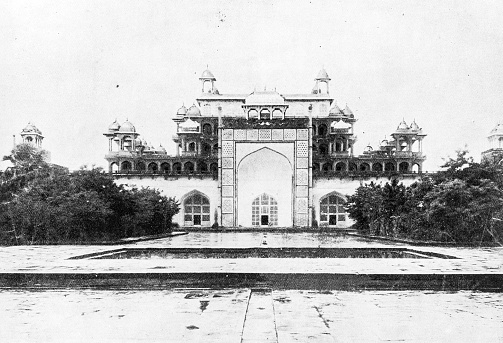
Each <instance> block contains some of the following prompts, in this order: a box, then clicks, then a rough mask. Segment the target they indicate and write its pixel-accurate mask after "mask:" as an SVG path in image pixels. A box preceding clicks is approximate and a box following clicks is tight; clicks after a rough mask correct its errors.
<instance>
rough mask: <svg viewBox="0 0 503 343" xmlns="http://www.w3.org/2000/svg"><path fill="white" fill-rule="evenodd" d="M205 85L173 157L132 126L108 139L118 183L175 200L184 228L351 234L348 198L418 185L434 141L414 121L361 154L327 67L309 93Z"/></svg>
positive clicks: (183, 118)
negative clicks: (377, 185) (225, 90)
mask: <svg viewBox="0 0 503 343" xmlns="http://www.w3.org/2000/svg"><path fill="white" fill-rule="evenodd" d="M199 80H200V81H201V86H202V92H201V95H200V96H199V97H198V98H197V99H196V102H195V103H194V104H193V105H192V106H190V107H189V108H186V107H185V106H182V107H180V108H179V109H178V111H177V112H176V114H175V115H174V117H173V120H174V121H175V123H176V125H177V130H176V134H175V135H174V136H173V140H174V142H175V144H176V155H175V156H170V155H168V154H167V153H166V150H165V149H164V148H163V147H162V146H159V147H154V146H151V145H149V144H148V143H147V142H146V141H144V140H142V139H141V138H140V134H139V133H138V132H137V131H136V128H135V127H134V125H133V124H132V123H130V122H129V121H126V122H124V123H122V124H119V123H118V122H117V121H115V122H114V123H112V124H111V125H110V126H109V128H108V130H107V132H106V133H105V134H104V135H105V137H107V139H108V141H109V151H108V153H107V154H106V157H105V158H106V160H107V161H108V165H109V171H110V173H113V174H114V175H115V177H116V179H117V182H119V183H128V184H135V185H137V186H149V187H154V188H158V189H160V190H162V191H163V193H164V194H165V195H168V196H175V197H176V198H177V199H178V200H179V201H180V203H181V211H180V213H179V214H178V215H177V216H175V218H174V221H176V222H178V223H179V224H180V226H182V227H194V226H195V227H208V226H211V225H212V224H214V223H217V224H218V225H219V226H223V227H250V228H252V227H312V226H315V225H318V226H326V227H332V228H345V227H348V226H350V225H351V224H352V222H351V220H349V218H348V216H347V214H346V212H345V208H344V204H345V201H346V196H347V195H349V194H352V193H353V192H354V191H355V189H356V188H358V187H359V186H360V184H361V183H362V182H370V181H375V182H381V181H382V182H386V181H389V180H390V178H400V179H401V180H403V181H404V182H405V183H410V182H412V181H414V180H415V179H416V178H417V177H418V175H419V174H420V173H421V171H422V164H423V162H424V160H425V156H424V155H423V153H422V140H423V138H424V137H425V136H426V135H425V134H424V133H423V132H422V130H421V128H420V127H419V126H418V125H417V124H416V122H415V121H413V122H412V123H411V124H410V125H407V123H406V122H405V121H402V122H401V123H399V125H398V126H397V128H396V129H395V130H394V131H393V132H392V133H391V136H390V139H389V140H383V141H382V142H381V143H380V145H379V146H378V147H376V148H373V147H371V146H367V147H366V149H365V151H364V152H363V154H361V155H359V156H355V155H354V153H353V147H354V144H355V141H356V136H355V135H354V124H355V122H356V119H355V116H354V114H353V112H352V111H351V110H350V108H349V107H348V106H346V107H345V108H344V109H341V108H339V107H338V106H337V104H336V103H335V101H334V99H333V98H332V97H331V96H330V92H329V83H330V77H329V76H328V74H327V72H326V71H325V70H324V69H322V70H321V71H320V72H319V73H318V75H317V77H316V78H315V80H314V81H315V84H314V87H313V89H312V91H311V92H309V93H306V94H280V93H278V92H276V91H260V92H259V91H253V92H252V93H250V94H220V92H219V91H218V89H217V87H216V78H215V76H214V75H213V74H212V73H211V72H210V71H209V70H205V71H204V72H203V73H202V75H201V77H200V78H199Z"/></svg>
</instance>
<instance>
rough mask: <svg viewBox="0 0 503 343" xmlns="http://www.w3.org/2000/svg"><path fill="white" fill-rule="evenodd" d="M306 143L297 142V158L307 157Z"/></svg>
mask: <svg viewBox="0 0 503 343" xmlns="http://www.w3.org/2000/svg"><path fill="white" fill-rule="evenodd" d="M308 156H309V154H308V149H307V142H299V141H297V157H308Z"/></svg>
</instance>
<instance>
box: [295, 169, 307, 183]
mask: <svg viewBox="0 0 503 343" xmlns="http://www.w3.org/2000/svg"><path fill="white" fill-rule="evenodd" d="M297 185H299V186H307V185H308V172H307V169H297Z"/></svg>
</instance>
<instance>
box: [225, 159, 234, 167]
mask: <svg viewBox="0 0 503 343" xmlns="http://www.w3.org/2000/svg"><path fill="white" fill-rule="evenodd" d="M222 168H234V159H233V158H232V157H223V158H222Z"/></svg>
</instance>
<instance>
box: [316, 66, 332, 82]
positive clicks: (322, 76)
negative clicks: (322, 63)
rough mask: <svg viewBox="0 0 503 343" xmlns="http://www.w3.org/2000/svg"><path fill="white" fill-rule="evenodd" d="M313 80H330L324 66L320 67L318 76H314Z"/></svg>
mask: <svg viewBox="0 0 503 343" xmlns="http://www.w3.org/2000/svg"><path fill="white" fill-rule="evenodd" d="M315 80H330V77H329V76H328V73H327V71H326V70H325V68H321V70H320V71H319V72H318V76H316V79H315Z"/></svg>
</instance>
